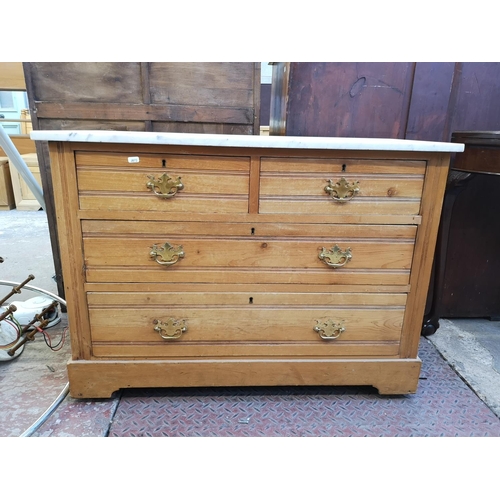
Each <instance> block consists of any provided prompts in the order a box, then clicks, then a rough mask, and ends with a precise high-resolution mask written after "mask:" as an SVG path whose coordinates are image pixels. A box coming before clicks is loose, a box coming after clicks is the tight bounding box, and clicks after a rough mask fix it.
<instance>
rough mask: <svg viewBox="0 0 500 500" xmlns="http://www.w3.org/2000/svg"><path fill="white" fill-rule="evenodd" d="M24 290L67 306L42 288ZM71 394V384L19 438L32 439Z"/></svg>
mask: <svg viewBox="0 0 500 500" xmlns="http://www.w3.org/2000/svg"><path fill="white" fill-rule="evenodd" d="M0 285H5V286H12V287H16V286H19V285H20V283H15V282H13V281H3V280H0ZM23 288H26V289H27V290H31V291H33V292H38V293H41V294H43V295H47V296H48V297H51V298H53V299H55V300H57V301H58V302H59V303H60V304H62V305H64V306H66V301H65V300H64V299H62V298H61V297H58V296H57V295H55V294H53V293H51V292H49V291H47V290H43V289H42V288H38V287H36V286H31V285H24V286H23ZM68 394H69V382H68V383H67V384H66V386H65V387H64V389H63V390H62V391H61V393H60V394H59V396H57V398H56V399H55V401H54V402H53V403H52V404H51V405H50V406H49V407H48V408H47V410H45V412H44V413H43V414H42V416H41V417H40V418H39V419H38V420H37V421H36V422H35V423H34V424H33V425H31V426H30V427H28V429H26V430H25V431H24V432H23V433H22V434H21V435H20V436H19V437H30V436H32V435H33V434H34V433H35V432H36V431H37V430H38V429H39V428H40V427H41V425H42V424H43V423H44V422H45V421H46V420H47V419H48V418H49V417H50V415H52V413H54V411H55V410H56V408H57V407H58V406H59V405H60V404H61V403H62V401H63V400H64V398H65V397H66V396H67V395H68Z"/></svg>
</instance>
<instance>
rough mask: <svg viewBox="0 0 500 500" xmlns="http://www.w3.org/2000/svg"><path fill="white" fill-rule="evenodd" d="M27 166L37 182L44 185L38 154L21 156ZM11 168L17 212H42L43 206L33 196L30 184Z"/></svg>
mask: <svg viewBox="0 0 500 500" xmlns="http://www.w3.org/2000/svg"><path fill="white" fill-rule="evenodd" d="M21 157H22V158H23V160H24V162H25V163H26V166H27V167H28V168H29V170H30V172H31V173H32V174H33V177H34V178H35V180H36V181H37V182H38V184H40V186H41V185H42V180H41V178H40V167H39V165H38V156H37V154H36V153H29V154H24V155H21ZM9 166H10V177H11V179H12V191H13V193H14V199H15V202H16V208H17V210H31V211H37V210H40V208H41V206H40V203H38V200H37V199H36V196H35V195H34V194H33V192H32V191H31V189H30V188H29V186H28V184H26V182H25V181H24V179H23V178H22V176H21V174H20V173H19V172H18V171H17V170H16V169H15V168H14V167H13V166H12V165H9Z"/></svg>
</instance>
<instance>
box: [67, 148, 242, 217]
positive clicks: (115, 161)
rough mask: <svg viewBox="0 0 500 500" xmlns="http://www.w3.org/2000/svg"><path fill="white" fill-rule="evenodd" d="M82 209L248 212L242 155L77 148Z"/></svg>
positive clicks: (76, 156)
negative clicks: (100, 151) (104, 151)
mask: <svg viewBox="0 0 500 500" xmlns="http://www.w3.org/2000/svg"><path fill="white" fill-rule="evenodd" d="M75 158H76V167H77V180H78V191H79V203H80V208H81V209H82V210H119V211H135V210H140V211H153V212H154V211H161V212H164V213H174V212H181V213H182V212H198V213H246V212H248V197H249V172H250V160H249V158H248V157H240V158H232V157H217V156H213V157H212V156H191V155H136V156H131V155H124V154H96V153H82V152H77V153H76V155H75Z"/></svg>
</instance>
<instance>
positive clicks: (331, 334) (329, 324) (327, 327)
mask: <svg viewBox="0 0 500 500" xmlns="http://www.w3.org/2000/svg"><path fill="white" fill-rule="evenodd" d="M314 331H315V332H317V333H319V336H320V337H321V338H322V339H324V340H335V339H337V338H339V337H340V335H341V334H342V333H344V332H345V324H344V321H340V322H339V323H335V321H333V319H327V320H326V321H323V322H322V321H320V320H319V319H317V320H316V326H315V327H314Z"/></svg>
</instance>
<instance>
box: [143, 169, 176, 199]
mask: <svg viewBox="0 0 500 500" xmlns="http://www.w3.org/2000/svg"><path fill="white" fill-rule="evenodd" d="M148 178H149V182H148V183H147V184H146V187H147V188H148V189H151V191H153V193H154V194H155V195H156V196H158V197H160V198H173V197H174V196H175V195H176V194H177V191H181V190H182V189H184V184H182V182H181V178H180V177H177V179H172V177H170V176H169V175H167V174H166V173H165V174H163V175H161V176H160V177H159V178H158V179H157V180H155V178H154V175H148Z"/></svg>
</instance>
